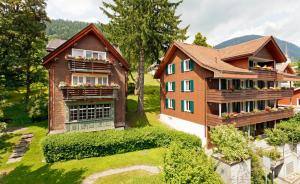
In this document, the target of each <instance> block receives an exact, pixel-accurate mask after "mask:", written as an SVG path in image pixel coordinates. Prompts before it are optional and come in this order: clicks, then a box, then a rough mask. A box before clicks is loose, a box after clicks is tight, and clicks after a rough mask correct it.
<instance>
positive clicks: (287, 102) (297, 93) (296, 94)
mask: <svg viewBox="0 0 300 184" xmlns="http://www.w3.org/2000/svg"><path fill="white" fill-rule="evenodd" d="M298 98H299V99H300V90H296V91H294V94H293V96H292V98H284V99H280V100H279V101H278V104H279V105H295V106H296V105H297V99H298Z"/></svg>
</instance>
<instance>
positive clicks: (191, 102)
mask: <svg viewBox="0 0 300 184" xmlns="http://www.w3.org/2000/svg"><path fill="white" fill-rule="evenodd" d="M190 111H191V113H194V102H193V101H190Z"/></svg>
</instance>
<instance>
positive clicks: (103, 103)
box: [43, 24, 129, 133]
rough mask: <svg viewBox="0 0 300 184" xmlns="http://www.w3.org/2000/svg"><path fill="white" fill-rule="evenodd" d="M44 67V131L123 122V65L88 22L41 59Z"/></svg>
mask: <svg viewBox="0 0 300 184" xmlns="http://www.w3.org/2000/svg"><path fill="white" fill-rule="evenodd" d="M43 65H44V66H45V67H46V69H47V70H48V73H49V118H48V121H49V132H50V133H51V132H69V131H91V130H103V129H113V128H118V127H124V126H125V111H126V95H127V80H128V70H129V65H128V63H127V62H126V61H125V60H124V58H123V57H122V56H121V54H120V52H119V51H118V50H117V49H116V48H115V47H114V46H113V45H111V44H110V43H109V42H108V40H107V39H106V38H105V37H104V36H103V35H102V33H101V32H100V31H99V30H98V29H97V28H96V26H95V25H93V24H90V25H88V26H87V27H86V28H84V29H83V30H82V31H80V32H79V33H77V34H76V35H74V36H73V37H72V38H71V39H69V40H67V41H65V42H64V43H62V44H61V45H60V46H59V47H57V48H56V49H54V50H53V51H51V52H50V53H49V54H48V55H47V56H46V57H45V58H44V60H43Z"/></svg>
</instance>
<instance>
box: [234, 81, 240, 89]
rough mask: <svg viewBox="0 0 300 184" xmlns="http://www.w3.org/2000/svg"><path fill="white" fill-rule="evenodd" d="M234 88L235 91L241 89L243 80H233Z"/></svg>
mask: <svg viewBox="0 0 300 184" xmlns="http://www.w3.org/2000/svg"><path fill="white" fill-rule="evenodd" d="M232 86H233V89H241V80H239V79H233V80H232Z"/></svg>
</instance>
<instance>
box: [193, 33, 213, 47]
mask: <svg viewBox="0 0 300 184" xmlns="http://www.w3.org/2000/svg"><path fill="white" fill-rule="evenodd" d="M193 44H195V45H199V46H203V47H210V48H211V46H210V45H209V44H207V43H206V37H205V36H203V35H202V34H201V33H200V32H199V33H197V34H196V35H195V40H194V42H193Z"/></svg>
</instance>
